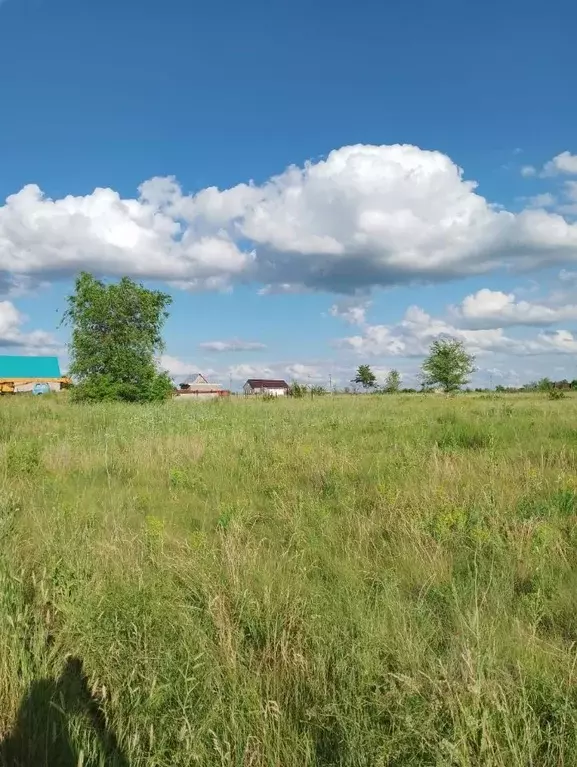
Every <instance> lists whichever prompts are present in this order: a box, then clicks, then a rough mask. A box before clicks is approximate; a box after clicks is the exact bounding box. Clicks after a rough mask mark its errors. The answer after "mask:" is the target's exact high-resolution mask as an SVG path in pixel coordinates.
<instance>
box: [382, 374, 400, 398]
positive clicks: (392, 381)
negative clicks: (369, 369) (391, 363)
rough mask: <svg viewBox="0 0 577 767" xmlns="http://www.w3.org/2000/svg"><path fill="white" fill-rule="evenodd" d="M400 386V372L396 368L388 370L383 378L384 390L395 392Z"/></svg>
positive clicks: (389, 392)
mask: <svg viewBox="0 0 577 767" xmlns="http://www.w3.org/2000/svg"><path fill="white" fill-rule="evenodd" d="M400 388H401V374H400V373H399V371H398V370H394V369H393V370H389V372H388V373H387V377H386V378H385V386H384V390H385V391H386V392H387V393H388V394H396V392H398V391H399V389H400Z"/></svg>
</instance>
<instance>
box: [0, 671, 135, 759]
mask: <svg viewBox="0 0 577 767" xmlns="http://www.w3.org/2000/svg"><path fill="white" fill-rule="evenodd" d="M74 715H81V716H82V717H83V718H84V719H85V720H86V721H87V723H88V725H89V726H90V727H91V728H92V730H93V732H94V734H95V736H96V738H97V739H98V740H99V741H100V746H101V748H100V753H101V755H102V756H101V759H100V760H99V762H97V763H96V764H104V765H107V767H129V762H128V759H127V758H126V757H125V756H124V755H123V753H122V751H121V749H120V747H119V745H118V741H117V739H116V736H115V734H114V732H113V731H112V730H111V729H110V728H109V727H108V726H107V724H106V720H105V717H104V713H103V711H102V708H101V707H100V705H99V703H98V701H97V700H96V699H95V698H94V696H93V695H92V693H91V692H90V689H89V687H88V680H87V678H86V674H85V673H84V669H83V667H82V661H81V660H80V659H79V658H74V657H71V658H69V659H68V660H67V662H66V666H65V668H64V670H63V672H62V674H61V675H60V676H59V677H58V679H40V680H37V681H35V682H33V683H32V684H31V685H30V688H29V690H28V692H27V694H26V696H25V697H24V699H23V701H22V703H21V705H20V710H19V712H18V717H17V720H16V724H15V726H14V729H13V731H12V732H11V733H10V734H9V735H8V736H7V737H6V739H5V740H4V741H3V742H2V743H1V744H0V765H2V767H78V765H79V764H84V767H89V765H92V764H95V763H94V762H93V761H92V760H90V759H89V758H87V755H84V756H83V755H82V754H81V751H80V749H79V747H77V746H76V745H75V744H74V743H73V741H72V739H71V737H70V731H69V727H68V723H69V719H70V717H71V716H74Z"/></svg>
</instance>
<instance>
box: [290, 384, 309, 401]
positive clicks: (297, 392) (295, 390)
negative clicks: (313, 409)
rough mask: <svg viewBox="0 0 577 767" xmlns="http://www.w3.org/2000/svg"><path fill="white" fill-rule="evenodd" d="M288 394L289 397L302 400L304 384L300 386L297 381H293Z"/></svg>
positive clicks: (305, 391)
mask: <svg viewBox="0 0 577 767" xmlns="http://www.w3.org/2000/svg"><path fill="white" fill-rule="evenodd" d="M288 393H289V396H291V397H296V398H297V399H302V398H303V397H304V396H306V393H307V387H306V386H305V385H304V384H300V383H299V382H298V381H293V382H292V383H291V385H290V386H289V390H288Z"/></svg>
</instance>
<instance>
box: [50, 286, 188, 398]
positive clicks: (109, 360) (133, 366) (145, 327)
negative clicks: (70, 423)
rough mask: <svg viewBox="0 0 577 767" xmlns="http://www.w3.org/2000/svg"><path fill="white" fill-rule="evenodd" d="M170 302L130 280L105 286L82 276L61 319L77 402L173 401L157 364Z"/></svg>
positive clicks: (166, 376)
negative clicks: (66, 328)
mask: <svg viewBox="0 0 577 767" xmlns="http://www.w3.org/2000/svg"><path fill="white" fill-rule="evenodd" d="M171 300H172V299H171V298H170V296H169V295H167V294H166V293H161V292H159V291H156V290H148V289H146V288H145V287H143V286H142V285H138V284H137V283H135V282H133V281H132V280H130V279H128V277H123V278H122V279H121V280H120V282H118V283H112V284H105V283H104V282H102V281H100V280H97V279H96V278H95V277H93V276H92V275H91V274H87V273H86V272H82V273H81V274H80V275H79V276H78V278H77V279H76V283H75V289H74V292H73V293H72V295H70V296H69V297H68V299H67V303H68V306H67V309H66V312H65V314H64V317H63V323H64V324H67V325H69V326H70V327H71V329H72V334H71V340H70V344H69V350H70V361H71V364H70V374H71V375H72V376H73V377H74V379H75V380H76V382H77V385H76V386H75V387H74V389H73V396H74V399H76V400H81V401H82V400H88V401H102V400H124V401H128V402H153V401H158V400H163V399H166V398H167V397H168V396H169V395H170V393H171V391H172V388H173V387H172V383H171V381H170V379H169V377H168V375H167V373H165V372H162V371H159V370H158V368H157V365H156V361H155V358H156V356H157V355H158V354H159V353H160V352H161V351H162V349H163V342H162V336H161V331H162V327H163V325H164V322H165V320H166V318H167V317H168V313H167V311H166V309H167V307H168V306H169V305H170V303H171Z"/></svg>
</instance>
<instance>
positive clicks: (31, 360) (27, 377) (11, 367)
mask: <svg viewBox="0 0 577 767" xmlns="http://www.w3.org/2000/svg"><path fill="white" fill-rule="evenodd" d="M35 384H47V385H48V386H49V387H50V391H60V389H61V388H63V387H65V386H67V385H69V384H70V379H68V378H66V377H64V376H62V375H61V373H60V363H59V362H58V357H24V356H8V355H0V391H1V392H2V394H13V393H15V392H29V391H32V390H33V388H34V386H35Z"/></svg>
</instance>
